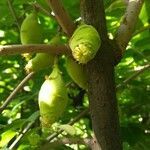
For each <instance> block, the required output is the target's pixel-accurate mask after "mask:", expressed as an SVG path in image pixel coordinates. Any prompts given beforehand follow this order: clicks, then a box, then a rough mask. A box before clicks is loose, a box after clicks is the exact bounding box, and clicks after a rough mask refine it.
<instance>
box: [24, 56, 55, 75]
mask: <svg viewBox="0 0 150 150" xmlns="http://www.w3.org/2000/svg"><path fill="white" fill-rule="evenodd" d="M53 64H54V56H53V55H51V54H46V53H37V54H36V56H35V57H34V58H33V59H31V60H29V62H28V64H27V65H26V66H25V70H26V71H27V73H30V72H32V71H35V72H37V71H40V70H41V69H45V68H47V67H50V66H53Z"/></svg>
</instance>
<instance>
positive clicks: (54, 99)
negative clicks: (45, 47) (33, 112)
mask: <svg viewBox="0 0 150 150" xmlns="http://www.w3.org/2000/svg"><path fill="white" fill-rule="evenodd" d="M67 101H68V96H67V89H66V87H65V83H64V81H63V79H62V76H61V72H60V70H59V68H58V66H57V65H54V68H53V71H52V73H51V75H50V76H49V78H48V79H46V80H45V82H44V83H43V85H42V86H41V89H40V92H39V96H38V102H39V108H40V116H41V123H42V127H44V128H49V127H50V126H51V125H52V124H53V123H54V122H55V121H57V119H58V118H59V117H60V116H61V115H62V113H63V111H64V110H65V108H66V106H67Z"/></svg>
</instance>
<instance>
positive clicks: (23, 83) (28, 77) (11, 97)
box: [0, 72, 34, 113]
mask: <svg viewBox="0 0 150 150" xmlns="http://www.w3.org/2000/svg"><path fill="white" fill-rule="evenodd" d="M33 75H34V72H31V73H30V74H28V75H27V76H26V77H25V78H24V79H23V80H22V81H21V82H20V83H19V84H18V86H17V87H16V88H15V89H14V90H13V92H12V93H11V94H10V95H9V96H8V98H7V99H6V100H5V102H4V103H3V105H2V106H1V107H0V113H1V112H2V111H3V110H4V109H5V108H6V107H7V106H8V104H9V103H10V102H11V101H12V100H13V98H14V97H15V95H16V94H17V92H18V91H19V90H20V89H22V87H23V86H24V85H25V84H26V82H27V81H29V80H30V79H31V77H32V76H33Z"/></svg>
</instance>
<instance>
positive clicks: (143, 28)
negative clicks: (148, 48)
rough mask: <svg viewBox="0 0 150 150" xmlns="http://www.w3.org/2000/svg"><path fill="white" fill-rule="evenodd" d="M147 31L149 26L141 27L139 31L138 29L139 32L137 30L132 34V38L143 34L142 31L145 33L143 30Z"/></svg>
mask: <svg viewBox="0 0 150 150" xmlns="http://www.w3.org/2000/svg"><path fill="white" fill-rule="evenodd" d="M148 29H150V24H149V25H147V26H144V27H142V28H141V29H139V30H137V31H135V32H134V33H133V36H135V35H137V34H139V33H141V32H143V31H145V30H148Z"/></svg>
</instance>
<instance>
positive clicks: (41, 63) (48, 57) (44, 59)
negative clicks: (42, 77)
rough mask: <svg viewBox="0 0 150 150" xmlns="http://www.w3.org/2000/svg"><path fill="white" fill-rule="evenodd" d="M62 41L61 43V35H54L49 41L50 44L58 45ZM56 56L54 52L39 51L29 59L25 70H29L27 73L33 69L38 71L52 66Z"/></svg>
mask: <svg viewBox="0 0 150 150" xmlns="http://www.w3.org/2000/svg"><path fill="white" fill-rule="evenodd" d="M60 43H61V39H60V36H59V35H56V36H55V37H53V38H52V39H51V41H50V42H49V44H51V45H57V44H60ZM54 58H55V56H54V55H53V54H48V53H37V54H36V56H35V57H34V58H32V59H31V60H29V62H28V64H27V65H26V66H25V70H26V71H27V73H30V72H32V71H35V72H37V71H39V70H41V69H45V68H47V67H52V66H53V64H54Z"/></svg>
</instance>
